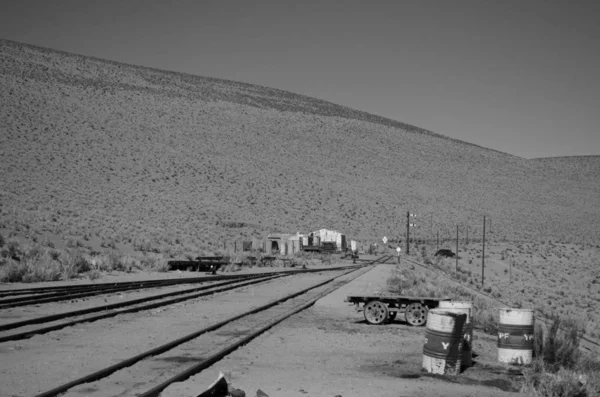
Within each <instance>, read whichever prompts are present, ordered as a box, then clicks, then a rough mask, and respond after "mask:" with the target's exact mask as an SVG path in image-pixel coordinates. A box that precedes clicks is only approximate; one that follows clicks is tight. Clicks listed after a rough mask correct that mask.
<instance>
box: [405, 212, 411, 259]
mask: <svg viewBox="0 0 600 397" xmlns="http://www.w3.org/2000/svg"><path fill="white" fill-rule="evenodd" d="M409 240H410V211H406V255H408V254H409V253H410V243H409V242H408V241H409Z"/></svg>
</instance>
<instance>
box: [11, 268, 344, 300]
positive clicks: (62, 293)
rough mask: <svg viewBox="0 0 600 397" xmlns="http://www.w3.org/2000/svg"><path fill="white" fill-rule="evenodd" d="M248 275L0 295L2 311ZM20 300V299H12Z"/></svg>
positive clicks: (80, 286)
mask: <svg viewBox="0 0 600 397" xmlns="http://www.w3.org/2000/svg"><path fill="white" fill-rule="evenodd" d="M340 268H342V267H335V268H328V269H298V270H291V271H290V270H287V271H279V272H269V273H261V274H262V275H275V274H280V273H284V274H297V273H310V272H316V271H332V270H338V269H340ZM247 277H249V275H247V274H246V275H219V276H204V277H189V278H178V279H162V280H150V281H129V282H118V283H102V284H89V285H74V286H60V287H43V288H26V289H17V290H7V291H0V310H2V309H8V308H12V307H20V306H29V305H38V304H42V303H52V302H60V301H65V300H74V299H80V298H87V297H91V296H96V295H103V294H110V293H115V292H125V291H132V290H140V289H148V288H159V287H166V286H173V285H179V284H197V283H205V282H212V281H222V280H235V279H240V278H247ZM11 296H17V297H11Z"/></svg>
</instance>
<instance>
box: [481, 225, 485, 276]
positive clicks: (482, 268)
mask: <svg viewBox="0 0 600 397" xmlns="http://www.w3.org/2000/svg"><path fill="white" fill-rule="evenodd" d="M484 276H485V215H484V216H483V253H482V255H481V286H482V287H483V284H484Z"/></svg>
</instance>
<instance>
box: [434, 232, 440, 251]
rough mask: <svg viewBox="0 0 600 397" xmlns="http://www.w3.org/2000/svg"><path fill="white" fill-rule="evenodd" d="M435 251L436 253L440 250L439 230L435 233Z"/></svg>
mask: <svg viewBox="0 0 600 397" xmlns="http://www.w3.org/2000/svg"><path fill="white" fill-rule="evenodd" d="M435 249H436V251H437V250H439V249H440V229H438V231H437V245H436V248H435Z"/></svg>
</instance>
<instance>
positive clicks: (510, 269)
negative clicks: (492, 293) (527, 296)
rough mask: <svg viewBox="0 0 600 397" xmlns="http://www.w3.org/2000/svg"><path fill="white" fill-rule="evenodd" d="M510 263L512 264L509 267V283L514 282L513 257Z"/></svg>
mask: <svg viewBox="0 0 600 397" xmlns="http://www.w3.org/2000/svg"><path fill="white" fill-rule="evenodd" d="M509 263H510V265H509V267H508V268H509V276H508V283H509V284H512V263H513V260H512V259H511V260H510V262H509Z"/></svg>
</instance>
